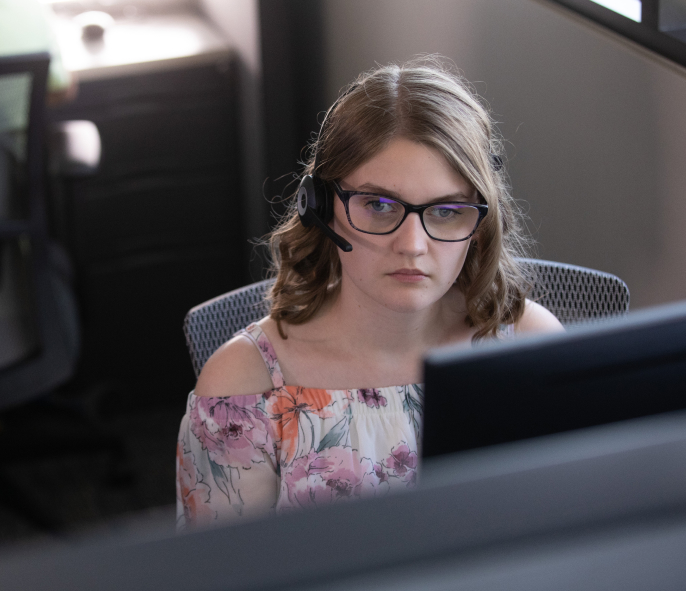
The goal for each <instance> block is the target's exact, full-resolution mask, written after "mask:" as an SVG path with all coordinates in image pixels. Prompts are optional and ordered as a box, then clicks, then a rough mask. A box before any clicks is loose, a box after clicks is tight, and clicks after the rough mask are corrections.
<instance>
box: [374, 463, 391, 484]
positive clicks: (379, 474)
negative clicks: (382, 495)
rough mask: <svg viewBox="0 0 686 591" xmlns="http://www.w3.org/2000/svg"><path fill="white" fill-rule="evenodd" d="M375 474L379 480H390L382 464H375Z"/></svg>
mask: <svg viewBox="0 0 686 591" xmlns="http://www.w3.org/2000/svg"><path fill="white" fill-rule="evenodd" d="M374 474H376V477H377V478H378V479H379V482H388V474H386V473H385V472H384V471H383V466H382V465H381V464H374Z"/></svg>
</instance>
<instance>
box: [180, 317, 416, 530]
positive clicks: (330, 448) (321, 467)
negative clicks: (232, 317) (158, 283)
mask: <svg viewBox="0 0 686 591" xmlns="http://www.w3.org/2000/svg"><path fill="white" fill-rule="evenodd" d="M241 334H243V335H245V336H247V337H248V338H249V339H251V340H252V341H253V343H254V344H255V345H256V346H257V348H258V350H259V351H260V353H261V355H262V358H263V359H264V361H265V363H266V365H267V367H268V369H269V372H270V374H271V377H272V382H273V385H274V388H273V389H272V390H270V391H268V392H265V393H264V394H257V395H251V396H230V397H215V398H209V397H199V396H195V395H194V394H193V393H192V392H191V393H190V395H189V397H188V404H187V408H186V414H185V415H184V417H183V420H182V422H181V429H180V431H179V439H178V446H177V466H176V473H177V478H176V495H177V525H178V528H179V529H185V528H188V527H196V526H207V525H212V524H213V523H216V522H219V521H225V520H228V519H232V518H233V519H235V518H240V517H246V516H247V517H249V516H255V515H263V514H265V513H269V512H273V513H274V512H275V513H285V512H288V511H293V510H295V509H300V508H305V507H317V506H321V505H326V504H330V503H339V502H346V501H348V500H350V499H355V498H359V497H373V496H383V495H386V494H388V493H389V492H390V491H392V490H394V489H404V488H408V487H413V486H415V484H416V481H417V464H418V459H419V456H418V453H419V450H418V442H419V440H420V427H421V420H422V406H423V390H422V386H420V385H418V384H411V385H408V386H390V387H384V388H370V389H354V390H322V389H317V388H303V387H300V386H290V385H286V384H284V379H283V375H282V373H281V369H280V368H279V362H278V361H277V359H276V356H275V354H274V349H273V347H272V345H271V343H270V342H269V340H268V339H267V336H266V335H265V334H264V332H263V331H262V329H261V328H260V327H259V326H258V325H257V324H251V325H250V326H249V327H248V328H247V329H245V330H244V331H242V332H241Z"/></svg>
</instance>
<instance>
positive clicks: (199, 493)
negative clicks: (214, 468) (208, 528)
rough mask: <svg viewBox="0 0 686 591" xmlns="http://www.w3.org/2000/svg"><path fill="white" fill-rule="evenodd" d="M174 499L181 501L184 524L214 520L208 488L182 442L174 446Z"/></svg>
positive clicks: (204, 522) (205, 522)
mask: <svg viewBox="0 0 686 591" xmlns="http://www.w3.org/2000/svg"><path fill="white" fill-rule="evenodd" d="M176 497H177V498H178V499H179V500H180V501H181V506H182V507H183V516H184V519H185V522H186V524H189V523H203V524H207V523H209V522H210V521H212V520H214V519H216V513H215V511H213V510H212V509H211V508H210V506H209V502H210V487H209V485H207V484H206V483H205V482H204V481H203V476H202V474H201V473H200V472H199V471H198V469H197V466H196V465H195V459H194V458H193V454H192V453H191V452H190V451H186V450H185V449H184V442H183V440H179V442H178V444H177V446H176Z"/></svg>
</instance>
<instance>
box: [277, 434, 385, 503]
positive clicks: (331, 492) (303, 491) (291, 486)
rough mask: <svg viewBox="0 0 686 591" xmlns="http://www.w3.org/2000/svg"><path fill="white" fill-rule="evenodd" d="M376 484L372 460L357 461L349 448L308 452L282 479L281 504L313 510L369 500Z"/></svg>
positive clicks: (296, 461)
mask: <svg viewBox="0 0 686 591" xmlns="http://www.w3.org/2000/svg"><path fill="white" fill-rule="evenodd" d="M379 484H380V483H379V478H378V477H377V476H376V473H375V471H374V465H373V463H372V462H371V460H369V459H367V458H360V457H359V454H358V452H357V451H356V450H354V449H351V448H349V447H331V448H327V449H326V450H324V451H322V452H320V453H317V452H314V451H313V452H310V453H309V454H307V455H305V456H301V457H299V458H298V459H296V460H295V461H294V462H293V464H292V465H291V466H290V467H289V468H288V471H287V472H285V473H284V474H283V475H282V486H283V487H284V488H285V492H286V494H285V495H283V496H284V497H285V498H284V502H286V503H288V504H289V505H290V506H291V507H314V506H321V505H327V504H330V503H335V502H339V501H344V500H348V499H350V498H353V497H359V496H369V495H370V494H374V493H375V492H376V489H377V488H378V486H379ZM285 508H288V507H280V509H285Z"/></svg>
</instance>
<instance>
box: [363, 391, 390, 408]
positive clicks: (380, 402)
mask: <svg viewBox="0 0 686 591" xmlns="http://www.w3.org/2000/svg"><path fill="white" fill-rule="evenodd" d="M357 397H358V399H359V400H360V402H364V403H365V404H366V405H367V406H368V407H370V408H372V407H374V408H379V406H386V398H385V397H384V396H381V392H379V391H378V390H377V389H376V388H372V389H364V388H361V389H360V390H358V391H357Z"/></svg>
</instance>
